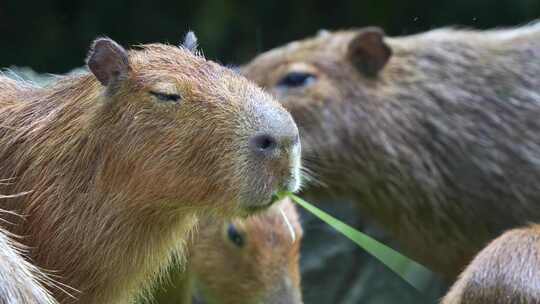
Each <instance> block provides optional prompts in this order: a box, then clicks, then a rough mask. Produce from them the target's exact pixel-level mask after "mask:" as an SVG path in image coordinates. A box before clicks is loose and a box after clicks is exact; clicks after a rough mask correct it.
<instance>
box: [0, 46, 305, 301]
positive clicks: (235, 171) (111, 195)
mask: <svg viewBox="0 0 540 304" xmlns="http://www.w3.org/2000/svg"><path fill="white" fill-rule="evenodd" d="M87 65H88V68H89V72H85V73H82V74H79V75H68V76H64V77H60V78H59V79H58V80H57V81H56V82H55V83H54V84H52V85H50V86H47V87H36V86H32V85H29V84H27V83H23V82H21V81H15V80H12V79H9V78H7V77H3V76H0V122H1V123H0V179H10V180H11V181H12V182H11V183H9V184H4V185H1V187H0V193H3V194H7V195H10V194H15V193H20V192H29V193H28V194H27V195H25V196H21V197H18V198H13V199H10V200H4V201H2V203H1V204H0V208H2V209H4V210H7V211H10V212H16V213H17V214H20V215H21V216H22V217H21V218H13V219H9V221H11V222H13V223H15V225H3V226H4V227H3V228H4V229H6V230H8V231H9V232H10V233H13V234H16V235H20V236H24V238H23V239H21V241H22V242H23V244H24V245H26V246H27V248H28V249H29V250H28V251H29V256H30V258H31V260H32V261H33V262H34V263H35V265H37V266H39V267H41V268H42V269H45V270H47V271H50V272H52V273H54V274H55V275H56V278H55V279H56V280H58V281H59V282H60V283H61V284H65V285H68V286H71V287H73V288H74V289H76V290H78V292H76V293H72V296H70V295H68V294H66V293H64V292H61V291H58V290H56V289H51V291H52V292H53V293H54V296H55V298H56V300H58V301H59V302H60V303H71V302H77V303H126V302H130V301H131V300H133V299H134V298H135V297H136V296H137V295H138V294H139V293H140V292H141V290H144V289H145V288H146V287H147V286H148V285H149V284H150V283H151V282H152V281H154V280H155V278H156V277H158V276H159V274H160V271H161V270H162V269H163V268H164V267H165V266H167V265H168V263H169V262H170V260H171V257H172V255H173V253H175V254H177V255H179V256H182V250H183V249H184V244H185V239H186V236H187V235H188V233H189V232H190V231H191V230H192V228H193V227H194V225H195V223H196V221H197V216H198V215H205V216H207V215H213V216H216V217H218V218H225V217H230V216H238V215H242V216H246V215H249V214H252V213H254V212H257V211H262V210H264V209H266V208H267V207H268V206H269V205H270V202H271V197H272V195H273V194H274V193H275V192H276V191H290V190H293V191H294V190H295V189H296V188H297V187H298V183H299V181H298V170H299V169H298V166H299V155H298V153H299V143H297V142H298V131H297V129H296V126H295V124H294V122H293V120H292V118H291V117H290V115H289V114H288V113H287V112H286V111H285V110H284V109H283V108H282V107H281V106H280V105H279V104H278V103H277V102H276V101H274V100H273V99H272V98H271V97H270V96H269V95H267V94H265V93H264V92H263V91H261V90H260V89H259V88H257V87H256V86H255V85H253V84H252V83H250V82H249V81H247V80H246V79H245V78H243V77H241V76H239V75H237V74H236V73H234V72H232V71H231V70H229V69H227V68H224V67H221V66H219V65H218V64H216V63H213V62H211V61H208V60H206V59H204V58H203V57H202V56H200V55H198V54H197V53H196V52H195V53H194V52H192V51H191V50H189V49H186V48H184V47H182V46H181V47H177V46H171V45H163V44H149V45H143V46H139V47H137V49H134V50H130V51H126V50H124V49H123V48H122V47H121V46H120V45H118V44H117V43H116V42H114V41H112V40H111V39H108V38H100V39H97V40H96V41H94V43H93V45H92V47H91V50H90V53H89V56H88V59H87ZM260 133H263V134H265V135H264V136H266V138H269V139H268V141H270V142H271V143H272V145H262V147H261V144H260V143H261V141H260V140H259V139H258V138H259V137H258V136H259V135H258V134H260ZM263 143H264V142H263Z"/></svg>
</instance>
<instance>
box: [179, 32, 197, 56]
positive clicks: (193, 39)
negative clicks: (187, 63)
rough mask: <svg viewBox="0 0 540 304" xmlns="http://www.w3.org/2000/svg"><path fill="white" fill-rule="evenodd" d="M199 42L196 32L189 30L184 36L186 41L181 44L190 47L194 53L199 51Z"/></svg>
mask: <svg viewBox="0 0 540 304" xmlns="http://www.w3.org/2000/svg"><path fill="white" fill-rule="evenodd" d="M198 44H199V43H198V41H197V36H195V33H194V32H192V31H189V32H187V34H186V36H185V37H184V42H182V43H181V44H180V46H181V47H184V48H186V49H188V50H189V51H190V52H192V53H195V52H197V46H198Z"/></svg>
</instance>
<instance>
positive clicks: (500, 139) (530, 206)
mask: <svg viewBox="0 0 540 304" xmlns="http://www.w3.org/2000/svg"><path fill="white" fill-rule="evenodd" d="M366 31H369V32H370V33H371V35H370V36H368V37H366V36H364V39H360V40H358V39H359V38H361V37H362V35H364V33H366ZM374 32H377V31H373V30H372V29H371V30H369V29H368V30H366V29H360V30H351V31H338V32H335V33H324V34H322V35H320V36H318V37H315V38H310V39H306V40H302V41H297V42H292V43H290V44H288V45H286V46H283V47H280V48H277V49H274V50H271V51H269V52H267V53H264V54H262V55H260V56H258V57H257V58H255V59H254V60H253V61H252V62H251V63H250V64H248V65H247V66H245V67H244V69H243V72H244V74H245V75H247V77H248V78H250V79H252V80H254V81H255V82H256V83H258V84H259V85H261V86H263V87H265V88H267V89H268V91H270V92H271V93H273V94H274V95H275V96H277V97H278V99H280V101H281V102H282V104H283V105H284V106H285V107H286V108H287V109H288V110H290V111H291V114H292V115H293V117H294V118H295V121H296V122H297V124H298V125H299V127H300V133H301V135H302V145H303V148H304V159H305V165H306V166H307V167H308V168H309V169H311V170H312V171H314V172H316V173H317V175H318V178H319V179H320V181H321V182H322V183H323V184H325V185H327V186H328V189H321V188H318V189H317V188H315V187H312V188H311V190H310V192H311V193H315V192H316V191H324V192H332V193H334V194H337V195H339V196H348V197H352V198H353V199H355V200H356V201H358V203H359V206H360V207H361V208H362V210H363V212H364V213H365V214H368V215H370V216H372V217H374V218H375V219H376V220H378V222H379V223H380V224H381V225H382V226H383V227H384V228H385V229H387V230H388V231H389V232H391V234H392V235H393V236H394V237H395V238H397V239H398V240H399V241H400V243H401V244H402V245H403V247H404V250H405V251H406V253H407V254H408V255H409V256H410V257H412V258H414V259H416V260H418V261H419V262H421V263H424V264H425V265H427V266H429V267H430V268H432V269H433V270H436V271H437V272H440V273H442V274H444V275H445V276H446V277H447V278H448V279H449V280H453V279H454V278H455V277H456V276H457V274H458V273H459V272H460V271H461V270H462V269H463V268H464V267H465V265H467V263H468V262H469V261H470V260H471V259H472V257H473V256H474V255H475V254H476V253H477V252H478V251H479V250H480V249H481V248H482V247H484V246H485V244H486V243H487V242H488V241H489V240H491V239H493V238H495V237H496V236H498V235H500V234H501V233H502V232H503V231H504V230H506V229H508V228H513V227H519V226H522V225H523V224H525V223H526V222H528V221H540V208H538V202H539V201H540V183H538V181H540V162H539V160H540V137H539V136H538V133H539V132H540V120H539V119H538V117H539V116H540V103H539V102H538V101H539V100H540V90H539V88H540V78H539V77H538V75H540V60H537V59H539V58H540V25H539V24H535V25H530V26H525V27H523V28H517V29H507V30H493V31H472V30H452V29H441V30H434V31H430V32H427V33H423V34H418V35H413V36H408V37H397V38H387V37H383V39H382V40H383V41H382V42H379V41H378V40H377V39H373V38H374V37H376V35H373V33H374ZM358 41H362V43H365V44H364V46H365V47H363V48H362V46H363V44H362V43H360V44H358V43H356V42H358ZM381 43H382V44H383V45H381ZM385 46H387V47H388V48H389V50H390V52H388V49H387V48H386V47H385ZM351 50H355V52H351ZM356 50H359V51H356ZM362 56H367V57H362ZM369 56H371V57H369ZM386 59H389V60H388V61H385V60H386ZM359 63H361V64H359ZM295 71H296V72H298V71H300V72H303V73H306V72H307V73H310V74H312V75H314V76H315V77H316V79H315V80H314V81H310V83H308V84H307V85H305V86H300V87H296V88H294V87H289V88H287V87H283V86H280V85H279V84H280V82H281V81H282V79H284V77H285V75H287V74H288V73H290V72H295ZM368 72H369V73H368Z"/></svg>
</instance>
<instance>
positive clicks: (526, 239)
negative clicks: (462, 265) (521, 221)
mask: <svg viewBox="0 0 540 304" xmlns="http://www.w3.org/2000/svg"><path fill="white" fill-rule="evenodd" d="M538 274H540V226H539V225H538V224H534V225H530V226H528V227H523V228H516V229H512V230H509V231H508V232H505V233H504V234H503V235H502V236H500V237H498V238H496V239H495V240H494V241H492V242H491V243H490V244H489V245H488V246H486V248H484V249H482V251H480V253H478V255H476V257H475V258H474V259H473V260H472V262H471V264H470V265H469V266H467V268H466V269H465V270H464V271H463V273H461V275H460V277H459V279H458V280H457V282H456V283H455V284H454V285H453V286H452V289H451V290H450V292H448V294H447V295H446V296H445V297H444V300H443V301H442V304H534V303H540V276H539V275H538Z"/></svg>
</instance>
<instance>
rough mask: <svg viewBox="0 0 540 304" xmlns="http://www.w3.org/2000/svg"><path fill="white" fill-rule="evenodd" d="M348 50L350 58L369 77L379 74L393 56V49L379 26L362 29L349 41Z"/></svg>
mask: <svg viewBox="0 0 540 304" xmlns="http://www.w3.org/2000/svg"><path fill="white" fill-rule="evenodd" d="M347 51H348V52H347V56H348V57H349V60H351V61H352V63H353V64H354V65H355V66H356V67H357V68H358V69H359V70H360V72H362V73H363V74H364V75H366V76H369V77H374V76H377V74H378V73H379V71H380V70H381V69H382V68H384V66H385V65H386V63H387V62H388V60H389V59H390V56H392V49H391V48H390V46H388V45H387V44H386V43H385V42H384V32H383V30H382V29H380V28H378V27H368V28H365V29H362V30H360V32H358V33H357V34H356V36H354V38H353V39H352V40H351V41H350V42H349V48H348V50H347Z"/></svg>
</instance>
